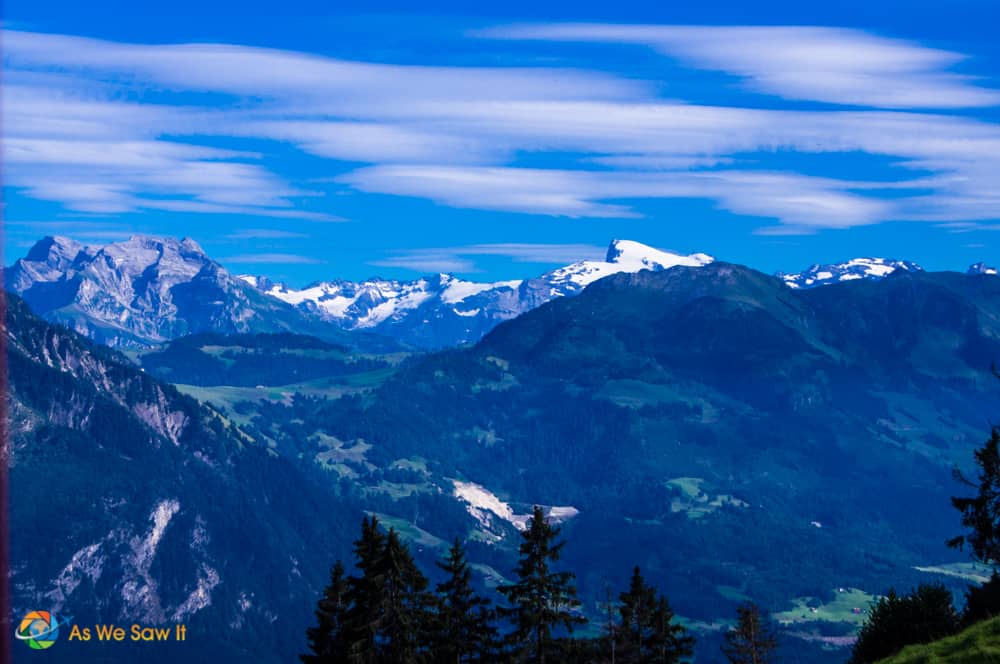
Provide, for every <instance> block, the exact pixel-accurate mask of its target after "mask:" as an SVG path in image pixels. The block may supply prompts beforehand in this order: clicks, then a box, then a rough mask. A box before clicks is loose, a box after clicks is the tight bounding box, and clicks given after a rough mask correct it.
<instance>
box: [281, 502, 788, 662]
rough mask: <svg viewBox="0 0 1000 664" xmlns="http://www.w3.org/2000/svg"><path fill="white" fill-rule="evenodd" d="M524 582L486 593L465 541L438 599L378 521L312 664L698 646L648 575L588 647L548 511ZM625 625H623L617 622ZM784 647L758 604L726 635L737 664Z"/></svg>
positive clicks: (529, 538)
mask: <svg viewBox="0 0 1000 664" xmlns="http://www.w3.org/2000/svg"><path fill="white" fill-rule="evenodd" d="M521 538H522V539H521V542H520V546H519V548H518V553H519V560H518V564H517V566H516V568H515V570H514V576H515V580H514V581H513V582H512V583H510V584H507V585H501V586H499V587H498V588H497V590H498V592H499V593H500V594H501V595H502V596H503V597H504V599H505V600H506V602H505V604H504V605H502V606H500V605H497V606H494V605H493V603H492V602H491V601H490V600H489V599H487V598H485V597H482V596H480V595H479V594H477V593H476V592H475V590H474V589H473V586H472V569H471V566H470V565H469V563H468V561H467V560H466V556H465V551H464V549H463V546H462V543H461V541H459V540H457V539H456V540H455V542H454V544H453V545H452V546H451V548H450V549H449V551H448V553H447V555H446V556H445V557H444V559H443V560H440V561H438V562H437V563H436V564H437V566H438V567H439V568H440V570H441V572H442V576H443V580H442V581H441V582H440V583H438V584H436V585H435V587H434V588H433V590H432V589H431V588H430V582H429V581H428V579H427V577H425V576H424V574H423V573H422V572H421V571H420V569H419V567H418V566H417V564H416V562H415V561H414V559H413V557H412V555H411V554H410V551H409V549H408V548H407V546H406V545H405V543H403V541H402V540H401V539H400V536H399V534H398V533H397V532H396V530H395V529H392V528H390V529H389V530H388V531H387V532H383V531H382V529H381V528H380V524H379V522H378V519H377V517H375V516H371V517H368V516H366V517H365V518H364V519H363V521H362V524H361V535H360V537H359V538H358V539H357V540H356V541H355V542H354V557H355V568H356V573H355V574H353V575H348V574H347V572H346V570H345V568H344V566H343V564H342V563H341V562H340V561H338V562H337V563H336V564H335V565H334V566H333V569H332V570H331V573H330V583H329V584H328V585H327V587H326V588H325V590H324V591H323V596H322V597H321V598H320V600H319V602H318V603H317V606H316V610H315V614H316V624H315V625H314V626H312V627H310V628H309V629H308V630H306V638H307V642H308V645H309V650H310V652H308V653H306V654H303V655H300V659H301V661H302V662H303V664H383V663H385V664H389V663H391V664H424V663H437V662H454V663H455V664H463V663H469V662H477V663H480V662H481V663H494V662H495V663H498V664H500V663H503V664H507V663H510V664H514V663H521V662H532V663H537V664H561V663H563V662H566V663H569V662H573V663H582V664H586V663H593V664H597V663H603V662H611V663H612V664H640V663H641V664H645V663H654V662H655V663H657V664H679V663H681V662H687V661H689V660H690V658H691V657H692V655H693V653H694V646H695V639H694V637H693V636H692V635H691V633H690V631H689V630H688V629H687V628H685V627H684V626H683V625H681V624H680V623H679V622H678V621H677V618H676V616H675V615H674V612H673V610H672V609H671V607H670V603H669V601H668V600H667V598H666V597H665V596H663V595H662V594H659V593H658V592H657V590H656V589H655V588H654V587H652V586H651V585H649V584H648V583H647V582H646V580H645V579H644V578H643V576H642V573H641V571H640V569H639V568H638V567H636V568H634V570H633V572H632V576H631V579H630V582H629V586H628V588H627V589H626V590H624V591H623V592H621V593H620V594H619V596H618V601H617V602H609V604H608V613H609V618H608V621H607V624H605V625H603V626H602V634H601V635H600V636H597V637H589V638H578V637H575V635H574V632H575V630H576V629H577V628H580V627H582V626H583V625H584V624H586V623H587V618H586V617H585V616H584V614H583V612H582V611H581V603H580V600H579V599H578V598H577V594H576V586H575V583H574V580H575V575H574V574H573V573H572V572H569V571H566V570H560V569H558V562H559V559H560V555H561V551H562V549H563V547H564V546H565V544H566V543H565V541H561V540H560V539H559V528H556V527H555V526H553V525H552V524H551V523H549V521H548V520H546V518H545V515H544V513H543V511H542V509H541V508H540V507H538V506H536V507H535V508H534V510H533V513H532V516H531V518H530V519H529V520H528V523H527V527H526V528H525V530H524V531H522V533H521ZM616 614H617V615H616ZM776 647H777V639H776V638H775V632H774V629H773V628H772V627H771V625H770V623H769V622H768V620H767V619H766V617H765V616H764V615H763V614H762V613H761V611H760V610H759V609H758V608H757V607H756V606H755V605H753V604H750V603H747V604H745V605H743V606H741V607H740V608H739V612H738V620H737V625H736V627H735V628H734V629H732V630H730V631H729V632H728V633H727V634H726V644H725V646H724V647H723V654H724V655H725V657H726V658H727V659H728V661H730V662H731V663H733V664H767V663H768V662H771V661H772V659H771V656H772V653H773V651H774V650H775V648H776Z"/></svg>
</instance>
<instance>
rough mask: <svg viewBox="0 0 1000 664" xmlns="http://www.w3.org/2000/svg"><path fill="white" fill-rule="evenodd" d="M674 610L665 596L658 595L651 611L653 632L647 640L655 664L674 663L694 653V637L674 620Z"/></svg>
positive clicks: (651, 660)
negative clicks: (658, 597) (654, 606)
mask: <svg viewBox="0 0 1000 664" xmlns="http://www.w3.org/2000/svg"><path fill="white" fill-rule="evenodd" d="M674 618H675V616H674V611H673V609H671V608H670V602H668V601H667V598H666V597H663V596H662V595H661V596H660V599H659V600H658V601H657V603H656V610H655V611H654V612H653V634H652V638H651V639H650V641H649V649H650V653H651V655H652V658H651V659H649V660H648V661H650V662H657V664H675V663H678V662H683V661H685V660H687V659H689V658H690V657H691V656H692V655H693V654H694V643H695V640H694V637H693V636H691V635H690V634H688V631H687V629H686V628H685V627H684V626H683V625H681V624H679V623H677V622H675V621H674Z"/></svg>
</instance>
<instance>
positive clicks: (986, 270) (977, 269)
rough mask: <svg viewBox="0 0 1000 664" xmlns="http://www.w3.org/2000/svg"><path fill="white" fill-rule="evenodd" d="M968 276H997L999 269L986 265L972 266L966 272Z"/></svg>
mask: <svg viewBox="0 0 1000 664" xmlns="http://www.w3.org/2000/svg"><path fill="white" fill-rule="evenodd" d="M965 273H966V274H997V269H996V268H995V267H992V266H990V265H987V264H986V263H976V264H974V265H970V266H969V269H968V270H966V272H965Z"/></svg>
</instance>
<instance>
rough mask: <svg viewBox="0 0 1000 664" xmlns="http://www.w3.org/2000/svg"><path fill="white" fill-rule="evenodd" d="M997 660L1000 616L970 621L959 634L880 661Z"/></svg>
mask: <svg viewBox="0 0 1000 664" xmlns="http://www.w3.org/2000/svg"><path fill="white" fill-rule="evenodd" d="M993 662H1000V618H993V619H992V620H986V621H984V622H981V623H978V624H976V625H973V626H972V627H970V628H969V629H967V630H965V631H964V632H962V633H961V634H956V635H955V636H950V637H948V638H947V639H942V640H940V641H935V642H934V643H928V644H925V645H919V646H908V647H906V648H904V649H903V651H902V652H900V653H899V654H897V655H895V656H894V657H890V658H889V659H885V660H882V663H881V664H990V663H993Z"/></svg>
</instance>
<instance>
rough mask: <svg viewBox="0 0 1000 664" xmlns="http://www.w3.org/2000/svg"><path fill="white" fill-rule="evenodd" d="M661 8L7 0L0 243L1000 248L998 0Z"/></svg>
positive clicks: (742, 256) (965, 253) (269, 258)
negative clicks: (54, 239)
mask: <svg viewBox="0 0 1000 664" xmlns="http://www.w3.org/2000/svg"><path fill="white" fill-rule="evenodd" d="M673 4H676V3H656V4H655V5H654V4H653V3H649V5H648V6H644V5H643V4H639V3H628V2H616V3H606V2H605V3H601V4H596V3H593V4H588V3H579V2H577V3H537V2H535V3H526V2H513V3H504V4H503V5H500V4H496V5H495V6H493V7H489V8H488V11H487V10H486V9H484V7H486V6H485V5H483V6H481V7H480V8H479V9H478V10H477V11H475V12H474V13H472V12H470V9H469V5H468V3H461V4H460V3H430V2H425V3H421V4H420V5H419V12H415V11H414V7H415V6H416V5H414V4H413V3H371V2H369V3H363V4H362V3H357V4H352V3H328V2H323V3H320V2H284V3H273V2H269V3H260V2H240V3H228V2H216V3H205V2H199V3H194V2H188V1H187V0H180V1H178V2H172V3H160V5H159V7H153V8H152V9H150V8H149V7H148V6H140V5H139V3H133V2H129V3H125V2H95V3H78V2H54V1H51V0H41V1H35V2H31V3H28V2H24V1H23V0H16V1H13V2H7V3H6V6H5V28H6V30H5V34H4V44H3V46H4V68H5V70H4V95H3V133H4V199H5V211H4V217H5V219H4V221H5V224H4V226H5V228H4V234H5V236H4V244H5V252H6V259H7V262H10V261H11V260H13V259H14V258H16V257H18V256H20V255H22V254H23V253H24V252H25V251H26V247H27V246H29V245H30V244H31V242H32V241H33V240H35V239H37V238H38V237H40V236H42V235H45V234H61V235H69V236H72V237H76V238H78V239H81V240H84V241H89V242H94V243H103V242H108V241H114V240H117V239H121V238H123V237H125V236H127V235H129V234H131V233H136V232H141V233H155V234H168V235H176V236H190V237H193V238H195V239H196V240H198V241H199V242H200V243H201V244H202V245H203V246H204V247H205V249H206V250H207V251H208V252H209V253H210V254H211V255H213V256H214V257H216V258H218V259H220V260H221V261H222V262H223V263H224V264H226V265H227V266H228V267H230V268H231V269H232V270H233V271H236V272H249V273H258V274H265V275H269V276H273V277H275V278H280V279H285V280H288V281H290V282H292V283H295V284H303V283H305V282H308V281H312V280H315V279H321V278H333V277H343V278H352V279H358V278H363V277H367V276H372V275H374V274H380V275H382V276H394V277H412V276H415V275H416V274H418V273H426V272H436V271H445V272H454V273H456V274H460V275H463V276H468V277H472V278H475V279H499V278H511V277H520V276H529V275H532V274H536V273H538V272H541V271H543V270H545V269H548V268H550V267H552V266H554V265H560V264H564V263H567V262H571V261H572V260H577V259H581V258H593V257H596V256H600V255H601V254H602V253H603V248H604V247H605V246H606V245H607V243H608V241H609V240H610V239H612V238H616V237H617V238H628V239H633V240H638V241H640V242H644V243H647V244H650V245H653V246H657V247H660V248H664V249H671V250H675V251H680V252H684V253H688V252H695V251H702V252H706V253H710V254H713V255H715V256H717V257H719V258H721V259H725V260H731V261H735V262H740V263H745V264H747V265H750V266H753V267H756V268H758V269H762V270H765V271H769V272H770V271H775V270H786V271H792V270H797V269H800V268H803V267H805V266H806V265H808V264H809V263H812V262H827V261H837V260H843V259H846V258H850V257H853V256H859V255H879V256H890V257H899V258H908V259H912V260H916V261H918V262H920V263H921V264H923V265H924V266H925V267H927V268H929V269H964V267H965V266H967V265H968V264H970V263H972V262H975V261H979V260H986V261H988V262H989V261H992V262H994V263H997V262H1000V255H998V253H1000V252H998V249H1000V234H998V233H997V231H998V230H1000V45H998V44H997V43H996V42H997V40H996V38H995V26H996V25H997V24H998V20H1000V10H998V9H997V8H996V7H995V4H996V3H995V2H992V1H978V0H977V1H965V2H961V1H959V2H953V3H949V6H948V8H947V10H945V9H942V5H941V3H931V2H907V3H896V2H881V3H877V4H876V3H872V2H867V3H862V2H854V1H848V2H838V3H826V4H825V5H824V6H822V7H808V6H805V5H806V4H809V3H789V2H780V3H760V2H758V3H746V2H699V3H690V5H691V6H688V7H674V6H670V5H673Z"/></svg>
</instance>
